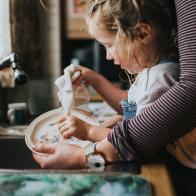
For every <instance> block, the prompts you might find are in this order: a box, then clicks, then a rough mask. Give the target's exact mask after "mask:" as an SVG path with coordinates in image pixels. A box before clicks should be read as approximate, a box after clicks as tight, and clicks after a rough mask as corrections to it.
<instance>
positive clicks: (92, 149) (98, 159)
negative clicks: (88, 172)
mask: <svg viewBox="0 0 196 196" xmlns="http://www.w3.org/2000/svg"><path fill="white" fill-rule="evenodd" d="M96 145H97V143H90V144H88V145H87V146H86V147H85V148H84V150H85V155H86V166H87V167H88V168H89V169H92V170H102V169H104V167H105V160H104V158H103V157H102V156H101V155H100V154H98V153H96Z"/></svg>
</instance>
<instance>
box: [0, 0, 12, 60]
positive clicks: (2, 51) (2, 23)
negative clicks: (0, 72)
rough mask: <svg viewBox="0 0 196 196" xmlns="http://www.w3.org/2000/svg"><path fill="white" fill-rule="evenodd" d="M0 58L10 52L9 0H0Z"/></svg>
mask: <svg viewBox="0 0 196 196" xmlns="http://www.w3.org/2000/svg"><path fill="white" fill-rule="evenodd" d="M0 5H1V6H0V60H1V59H2V58H4V57H5V56H6V55H8V54H10V53H11V32H10V13H9V1H8V0H6V1H5V0H0Z"/></svg>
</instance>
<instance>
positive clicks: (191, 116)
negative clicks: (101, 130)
mask: <svg viewBox="0 0 196 196" xmlns="http://www.w3.org/2000/svg"><path fill="white" fill-rule="evenodd" d="M175 2H176V10H177V21H178V44H179V54H180V66H181V67H180V69H181V73H180V79H179V82H177V83H176V84H175V85H174V86H173V87H172V88H171V89H169V90H168V91H167V92H166V93H164V94H163V95H162V96H161V97H160V98H159V99H158V100H157V101H155V102H154V103H153V104H152V105H151V106H149V107H148V108H146V109H145V110H144V112H142V113H141V114H139V115H138V116H137V117H135V118H133V119H132V120H124V121H123V122H120V123H118V124H117V125H116V126H115V127H114V128H113V131H112V132H111V133H110V134H109V135H108V141H109V142H111V143H112V144H113V146H114V148H115V149H116V151H117V152H118V154H119V156H120V158H121V159H122V160H134V159H138V158H140V157H142V156H144V155H146V154H151V153H154V152H156V151H158V150H159V149H160V148H161V147H163V146H165V145H167V144H169V143H172V142H174V141H176V140H177V139H178V138H180V137H182V136H183V135H185V134H186V133H188V132H189V131H190V130H191V129H193V128H194V127H195V126H196V120H195V119H196V104H195V100H196V23H195V21H196V11H195V10H196V1H186V0H175ZM187 27H189V28H187ZM102 151H103V152H106V151H107V149H104V148H103V147H102Z"/></svg>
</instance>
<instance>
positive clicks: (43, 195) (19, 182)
mask: <svg viewBox="0 0 196 196" xmlns="http://www.w3.org/2000/svg"><path fill="white" fill-rule="evenodd" d="M0 195H1V196H4V195H5V196H7V195H8V196H52V195H55V196H83V195H85V196H99V195H101V196H110V195H111V196H128V195H129V196H151V187H150V184H149V183H148V182H147V181H146V180H144V179H143V178H140V177H139V176H131V175H105V176H103V175H96V174H94V175H85V174H21V173H18V174H17V173H15V174H0Z"/></svg>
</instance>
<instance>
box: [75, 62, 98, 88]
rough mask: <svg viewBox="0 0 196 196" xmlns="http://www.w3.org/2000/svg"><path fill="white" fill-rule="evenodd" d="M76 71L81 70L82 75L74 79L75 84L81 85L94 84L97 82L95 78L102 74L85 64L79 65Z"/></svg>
mask: <svg viewBox="0 0 196 196" xmlns="http://www.w3.org/2000/svg"><path fill="white" fill-rule="evenodd" d="M76 71H80V76H79V77H78V78H76V79H75V80H74V81H73V84H74V85H76V86H79V85H80V84H81V83H85V84H87V85H91V86H93V85H94V84H95V83H96V80H95V78H96V77H97V76H99V75H100V74H98V73H96V72H94V71H93V70H91V69H88V68H86V67H83V66H79V65H78V66H77V68H76Z"/></svg>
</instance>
